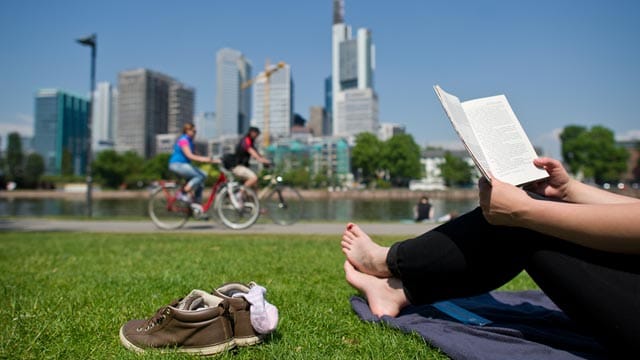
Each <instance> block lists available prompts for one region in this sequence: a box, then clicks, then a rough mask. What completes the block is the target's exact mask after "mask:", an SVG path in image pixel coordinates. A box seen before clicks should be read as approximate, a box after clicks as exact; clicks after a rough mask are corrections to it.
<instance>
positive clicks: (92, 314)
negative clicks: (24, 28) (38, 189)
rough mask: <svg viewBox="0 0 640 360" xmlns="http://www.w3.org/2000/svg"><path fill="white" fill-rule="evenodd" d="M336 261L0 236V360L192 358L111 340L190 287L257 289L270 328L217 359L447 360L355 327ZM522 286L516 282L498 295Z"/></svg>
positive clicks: (197, 241) (271, 248)
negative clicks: (275, 313) (271, 316)
mask: <svg viewBox="0 0 640 360" xmlns="http://www.w3.org/2000/svg"><path fill="white" fill-rule="evenodd" d="M376 240H378V241H380V242H381V243H385V244H390V243H392V242H394V241H397V240H401V239H400V238H394V237H377V238H376ZM343 261H344V257H343V255H342V253H341V252H340V249H339V240H338V237H336V236H321V235H318V236H312V235H304V236H300V235H260V236H258V235H241V234H238V235H236V234H232V235H195V234H83V233H20V232H4V233H0V283H1V284H2V298H3V299H4V301H3V306H2V307H1V308H0V358H11V359H14V358H19V359H43V358H51V359H56V358H65V359H67V358H68V359H103V358H105V359H140V358H145V359H155V358H162V359H193V356H189V355H184V354H179V353H169V354H159V353H157V352H148V353H145V354H144V355H142V356H140V355H137V354H134V353H132V352H130V351H128V350H126V349H125V348H124V347H123V346H122V345H121V344H120V342H119V338H118V330H119V328H120V326H122V324H124V323H125V322H127V321H128V320H130V319H134V318H135V319H140V318H147V317H149V316H151V315H152V314H153V313H154V312H155V310H156V309H157V308H159V307H161V306H162V305H165V304H167V303H168V302H169V301H171V300H172V299H174V298H178V297H181V296H183V295H186V294H187V293H188V292H189V291H191V290H192V289H195V288H197V289H203V290H211V289H212V288H213V287H216V286H219V285H221V284H223V283H225V282H230V281H240V282H249V281H256V282H257V283H258V284H261V285H263V286H265V287H266V288H267V290H268V292H267V299H268V300H269V301H270V302H271V303H273V304H274V305H276V306H277V307H278V309H279V312H280V322H279V324H278V329H277V330H276V332H275V333H273V334H272V335H271V336H270V337H269V338H268V339H267V341H266V342H265V343H263V344H261V345H257V346H252V347H247V348H240V349H237V350H233V351H230V352H226V353H222V354H219V355H217V356H216V358H217V359H363V358H364V359H447V356H446V355H444V354H443V353H441V352H440V351H439V350H438V349H435V348H433V347H430V346H429V345H427V344H425V342H424V341H423V340H422V338H421V337H419V336H418V335H415V334H405V333H402V332H400V331H398V330H395V329H392V328H389V327H386V326H384V325H379V324H370V323H365V322H362V321H361V320H360V319H359V318H358V317H357V316H356V315H355V313H354V312H353V311H352V310H351V307H350V304H349V301H348V300H349V297H350V296H352V295H355V294H356V293H355V291H354V290H353V289H352V288H351V287H349V286H348V284H347V283H346V282H345V281H344V273H343V271H342V262H343ZM530 288H535V284H534V283H533V282H532V281H531V279H530V278H528V277H527V276H526V275H524V274H521V275H520V276H519V277H518V278H516V279H514V280H513V281H512V282H510V283H509V284H507V286H506V287H505V289H510V290H517V289H530Z"/></svg>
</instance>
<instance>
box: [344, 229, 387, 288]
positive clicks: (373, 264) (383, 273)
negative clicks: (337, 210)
mask: <svg viewBox="0 0 640 360" xmlns="http://www.w3.org/2000/svg"><path fill="white" fill-rule="evenodd" d="M340 245H342V252H343V253H344V254H345V255H346V256H347V260H349V262H350V263H351V264H353V266H354V267H355V268H356V269H358V270H359V271H361V272H363V273H365V274H369V275H374V276H377V277H390V276H391V272H389V268H388V267H387V253H388V252H389V248H388V247H383V246H380V245H378V244H376V243H375V242H373V240H371V238H370V237H369V235H367V234H366V233H365V232H364V231H362V229H361V228H360V227H359V226H358V225H356V224H353V223H349V224H348V225H347V228H346V229H345V231H344V233H342V242H341V243H340Z"/></svg>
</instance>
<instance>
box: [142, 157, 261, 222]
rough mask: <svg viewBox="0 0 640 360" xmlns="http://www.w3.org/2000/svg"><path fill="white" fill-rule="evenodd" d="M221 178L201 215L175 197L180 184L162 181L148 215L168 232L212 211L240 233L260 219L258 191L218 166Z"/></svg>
mask: <svg viewBox="0 0 640 360" xmlns="http://www.w3.org/2000/svg"><path fill="white" fill-rule="evenodd" d="M219 169H220V176H218V179H217V181H216V182H215V184H213V186H212V188H211V193H210V194H209V197H208V198H207V199H206V200H205V201H203V202H202V204H200V205H201V206H202V213H201V214H200V213H198V212H199V211H198V209H197V208H194V207H192V206H191V204H190V203H188V202H184V201H181V200H178V199H177V198H176V195H177V192H178V190H179V189H180V188H181V186H180V184H177V183H176V182H171V181H166V180H161V181H160V182H159V183H158V186H157V187H156V188H155V189H153V190H152V193H151V197H150V198H149V216H150V217H151V220H152V221H153V223H154V224H155V225H156V226H157V227H159V228H161V229H167V230H173V229H179V228H181V227H182V226H184V224H186V223H187V221H188V220H189V218H191V217H195V218H205V217H206V216H207V213H208V212H209V210H210V209H211V208H213V209H214V210H215V214H216V215H217V218H218V219H219V220H220V221H221V222H222V223H223V224H224V225H225V226H227V227H229V228H231V229H234V230H240V229H246V228H248V227H249V226H251V225H253V224H254V223H255V222H256V220H258V216H260V201H259V200H258V196H257V195H256V193H255V191H253V189H250V188H246V187H245V186H244V185H242V184H241V183H239V182H237V181H236V180H235V178H234V176H233V174H232V173H231V171H229V170H228V169H226V168H224V167H223V166H222V165H220V167H219Z"/></svg>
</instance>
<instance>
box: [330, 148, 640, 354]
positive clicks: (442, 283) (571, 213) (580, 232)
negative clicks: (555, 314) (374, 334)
mask: <svg viewBox="0 0 640 360" xmlns="http://www.w3.org/2000/svg"><path fill="white" fill-rule="evenodd" d="M534 164H535V165H536V166H537V167H540V168H543V169H545V170H546V171H547V173H548V174H549V178H548V179H545V180H542V181H538V182H535V183H533V184H531V185H529V186H526V190H528V191H530V192H532V193H535V194H537V195H541V196H543V197H546V198H547V199H550V200H553V201H549V200H546V199H545V200H541V199H536V198H534V197H532V196H530V195H529V193H527V192H526V191H525V190H524V189H522V188H518V187H516V186H513V185H510V184H508V183H505V182H502V181H499V180H498V179H491V182H489V181H488V180H487V179H485V178H482V179H480V181H479V199H480V201H479V202H480V206H479V207H477V208H476V209H474V210H472V211H470V212H467V213H465V214H462V215H460V216H458V217H456V218H455V219H452V220H451V221H448V222H446V223H444V224H442V225H439V226H437V227H436V228H434V229H432V230H430V231H428V232H426V233H424V234H422V235H420V236H418V237H416V238H413V239H408V240H404V241H400V242H396V243H394V244H393V245H391V246H390V247H386V246H381V245H378V244H377V243H375V242H374V241H373V240H371V238H370V237H369V236H368V235H367V234H366V233H365V232H364V231H363V230H362V229H361V228H360V227H359V226H357V225H356V224H353V223H349V224H348V225H347V227H346V229H345V231H344V233H343V235H342V241H341V247H342V252H343V253H344V254H345V255H346V260H345V262H344V271H345V275H346V280H347V282H348V283H349V284H350V285H351V286H353V287H354V288H356V289H357V290H359V291H360V292H362V293H363V294H364V295H365V297H366V299H367V301H368V304H369V307H370V308H371V312H372V313H373V314H374V315H376V316H379V317H380V316H383V315H387V316H397V315H398V314H399V313H400V311H401V310H402V309H403V308H404V307H406V306H407V305H410V304H413V305H422V304H430V303H433V302H436V301H441V300H445V299H452V298H458V297H468V296H474V295H479V294H482V293H486V292H488V291H492V290H495V289H497V288H499V287H500V286H502V285H504V284H506V283H507V282H509V281H511V279H513V278H514V277H515V276H517V275H518V274H520V272H521V271H523V270H525V271H526V272H527V273H528V274H529V276H531V278H532V279H533V281H534V282H535V283H536V284H537V285H538V286H539V287H540V289H541V290H542V291H543V292H544V293H545V294H546V295H547V296H548V297H549V298H550V299H551V300H552V301H553V302H554V303H555V304H556V305H558V307H559V308H560V309H561V310H562V311H563V312H564V313H565V314H566V315H567V316H568V317H569V318H571V319H572V320H573V321H575V323H576V324H577V325H578V326H580V327H583V328H584V329H587V330H588V331H589V332H591V334H592V335H593V336H594V337H595V338H596V339H597V340H598V342H600V343H601V344H602V345H604V346H605V347H606V348H607V349H608V350H610V351H611V353H612V354H619V353H621V352H626V353H627V354H630V353H636V352H637V351H638V350H640V342H639V341H638V334H640V321H638V319H640V296H638V289H640V222H639V221H638V219H640V199H638V198H633V197H628V196H624V195H620V194H615V193H612V192H608V191H606V190H602V189H598V188H596V187H593V186H590V185H587V184H584V183H582V182H580V181H578V180H575V179H572V178H570V177H569V175H568V173H567V171H566V170H565V169H564V167H563V166H562V164H561V163H560V162H559V161H558V160H555V159H552V158H547V157H542V158H538V159H535V160H534ZM626 357H628V356H625V357H621V358H626Z"/></svg>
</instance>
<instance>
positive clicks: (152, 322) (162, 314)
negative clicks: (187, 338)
mask: <svg viewBox="0 0 640 360" xmlns="http://www.w3.org/2000/svg"><path fill="white" fill-rule="evenodd" d="M169 314H171V308H170V307H169V306H165V307H161V308H160V309H158V311H156V313H155V314H154V315H153V316H152V317H151V319H149V321H148V322H147V326H145V327H139V328H137V329H136V331H137V332H141V331H149V330H151V329H153V328H154V327H155V326H156V325H160V324H162V322H163V321H164V320H165V319H166V318H167V316H168V315H169Z"/></svg>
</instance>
